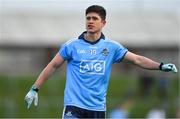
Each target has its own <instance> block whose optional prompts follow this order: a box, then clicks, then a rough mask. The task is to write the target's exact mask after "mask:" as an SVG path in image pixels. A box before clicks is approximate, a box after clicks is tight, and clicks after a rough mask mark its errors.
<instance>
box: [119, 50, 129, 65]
mask: <svg viewBox="0 0 180 119" xmlns="http://www.w3.org/2000/svg"><path fill="white" fill-rule="evenodd" d="M127 52H128V50H127V51H126V52H125V53H124V55H123V56H122V58H121V59H120V60H119V62H121V61H122V60H123V59H124V57H125V55H126V53H127Z"/></svg>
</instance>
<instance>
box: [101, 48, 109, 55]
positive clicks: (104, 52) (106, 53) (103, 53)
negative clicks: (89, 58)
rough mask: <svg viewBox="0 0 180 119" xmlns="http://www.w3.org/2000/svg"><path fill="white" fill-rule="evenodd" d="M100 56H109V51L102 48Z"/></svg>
mask: <svg viewBox="0 0 180 119" xmlns="http://www.w3.org/2000/svg"><path fill="white" fill-rule="evenodd" d="M101 54H102V55H104V56H107V55H108V54H109V51H108V49H107V48H104V49H103V51H102V52H101Z"/></svg>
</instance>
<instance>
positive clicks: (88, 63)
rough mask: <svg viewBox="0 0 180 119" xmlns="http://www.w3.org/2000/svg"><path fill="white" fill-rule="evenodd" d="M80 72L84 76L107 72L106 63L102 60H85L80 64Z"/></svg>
mask: <svg viewBox="0 0 180 119" xmlns="http://www.w3.org/2000/svg"><path fill="white" fill-rule="evenodd" d="M80 72H81V73H83V74H100V75H103V74H104V72H105V62H104V61H102V60H83V61H81V63H80Z"/></svg>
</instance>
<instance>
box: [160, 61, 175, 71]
mask: <svg viewBox="0 0 180 119" xmlns="http://www.w3.org/2000/svg"><path fill="white" fill-rule="evenodd" d="M159 69H160V70H161V71H164V72H169V71H172V72H174V73H177V72H178V70H177V68H176V66H175V65H174V64H172V63H167V64H164V63H161V64H160V66H159Z"/></svg>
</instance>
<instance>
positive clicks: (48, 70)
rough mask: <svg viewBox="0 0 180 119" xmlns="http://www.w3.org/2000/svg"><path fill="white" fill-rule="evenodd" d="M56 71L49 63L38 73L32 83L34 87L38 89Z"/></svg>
mask: <svg viewBox="0 0 180 119" xmlns="http://www.w3.org/2000/svg"><path fill="white" fill-rule="evenodd" d="M56 69H57V67H56V66H53V65H52V64H51V63H49V64H48V65H47V66H46V68H44V70H43V71H42V72H41V73H40V75H39V77H38V79H37V80H36V82H35V83H34V85H35V86H36V87H37V88H38V89H39V88H40V87H41V85H42V84H43V83H44V82H45V81H46V80H47V79H48V78H49V77H50V76H51V74H53V73H54V72H55V70H56Z"/></svg>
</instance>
